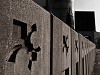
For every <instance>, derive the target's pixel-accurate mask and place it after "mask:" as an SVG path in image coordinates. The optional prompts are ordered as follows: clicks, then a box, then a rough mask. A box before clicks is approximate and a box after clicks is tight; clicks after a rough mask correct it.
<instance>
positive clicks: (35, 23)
mask: <svg viewBox="0 0 100 75" xmlns="http://www.w3.org/2000/svg"><path fill="white" fill-rule="evenodd" d="M0 41H1V42H0V75H91V73H92V70H93V65H94V61H95V44H94V43H92V42H91V41H89V40H88V39H86V38H84V37H83V36H82V35H81V34H79V33H77V32H76V31H74V30H73V29H71V28H70V27H69V26H68V25H66V24H65V23H63V22H62V21H61V20H60V19H58V18H57V17H55V16H54V15H53V14H51V13H49V12H47V11H46V10H44V9H43V8H42V7H40V6H39V5H37V4H36V3H34V2H33V1H32V0H1V2H0Z"/></svg>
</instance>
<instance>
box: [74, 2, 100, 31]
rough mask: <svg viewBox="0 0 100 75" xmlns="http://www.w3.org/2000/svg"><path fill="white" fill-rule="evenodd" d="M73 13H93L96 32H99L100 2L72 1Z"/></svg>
mask: <svg viewBox="0 0 100 75" xmlns="http://www.w3.org/2000/svg"><path fill="white" fill-rule="evenodd" d="M74 10H75V11H94V12H95V25H96V31H97V32H100V0H74Z"/></svg>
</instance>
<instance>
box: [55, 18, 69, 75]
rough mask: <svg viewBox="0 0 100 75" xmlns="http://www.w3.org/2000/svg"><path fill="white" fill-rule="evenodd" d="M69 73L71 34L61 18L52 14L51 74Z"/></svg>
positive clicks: (61, 74)
mask: <svg viewBox="0 0 100 75" xmlns="http://www.w3.org/2000/svg"><path fill="white" fill-rule="evenodd" d="M66 73H67V74H69V75H71V34H70V27H68V26H67V25H66V24H65V23H63V22H62V21H61V20H59V19H58V18H56V17H55V16H53V75H65V74H66Z"/></svg>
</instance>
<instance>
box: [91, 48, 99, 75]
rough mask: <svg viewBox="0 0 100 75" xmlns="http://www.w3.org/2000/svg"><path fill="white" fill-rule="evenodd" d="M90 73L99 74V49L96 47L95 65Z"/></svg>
mask: <svg viewBox="0 0 100 75" xmlns="http://www.w3.org/2000/svg"><path fill="white" fill-rule="evenodd" d="M92 75H100V49H96V58H95V65H94V70H93V73H92Z"/></svg>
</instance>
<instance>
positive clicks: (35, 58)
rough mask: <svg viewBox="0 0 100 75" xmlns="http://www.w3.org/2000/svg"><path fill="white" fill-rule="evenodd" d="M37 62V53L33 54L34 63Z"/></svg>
mask: <svg viewBox="0 0 100 75" xmlns="http://www.w3.org/2000/svg"><path fill="white" fill-rule="evenodd" d="M36 60H37V53H36V52H32V61H36Z"/></svg>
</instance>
